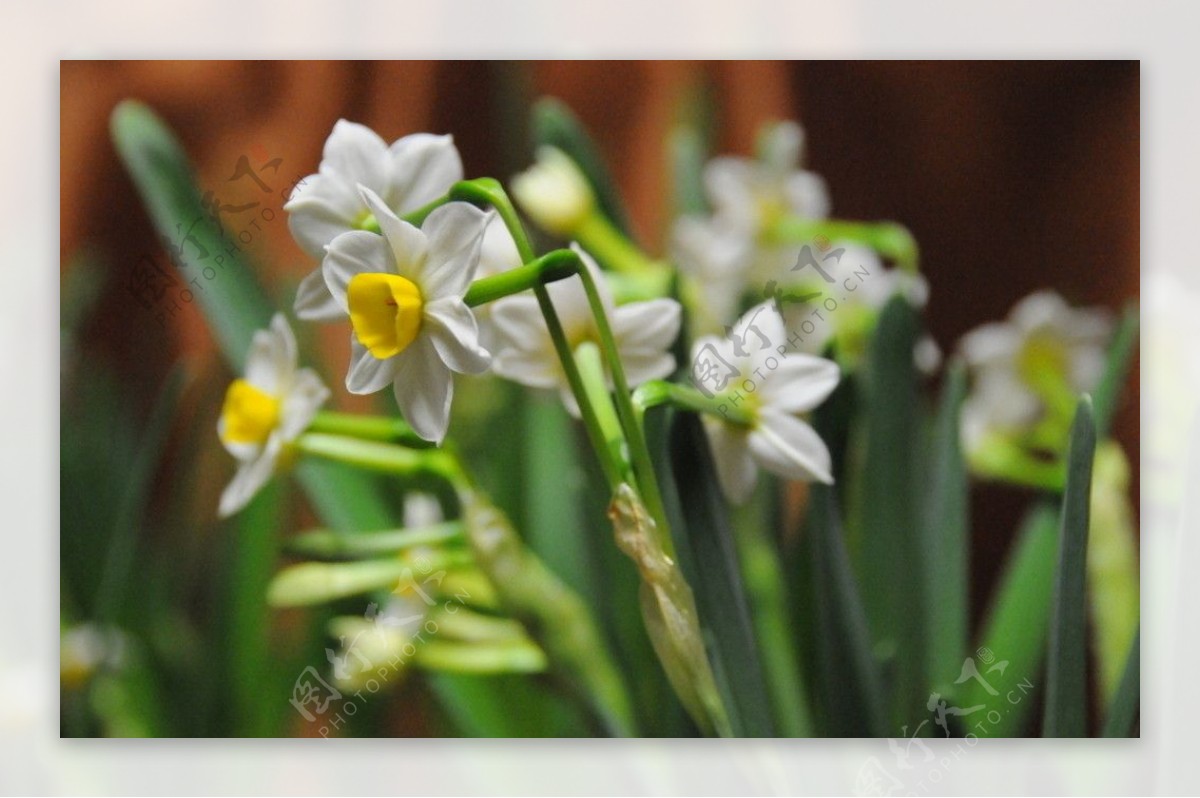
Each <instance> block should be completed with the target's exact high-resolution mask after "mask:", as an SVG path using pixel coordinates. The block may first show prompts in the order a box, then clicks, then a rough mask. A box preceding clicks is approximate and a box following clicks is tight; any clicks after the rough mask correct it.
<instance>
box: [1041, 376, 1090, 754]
mask: <svg viewBox="0 0 1200 798" xmlns="http://www.w3.org/2000/svg"><path fill="white" fill-rule="evenodd" d="M1095 451H1096V424H1095V420H1094V417H1093V415H1092V400H1091V399H1090V398H1089V397H1088V396H1086V395H1085V396H1084V397H1083V399H1081V400H1080V402H1079V406H1078V408H1077V409H1076V411H1075V421H1074V422H1073V423H1072V425H1071V443H1070V446H1069V447H1068V449H1067V486H1066V490H1065V491H1064V492H1063V500H1062V516H1061V522H1060V526H1059V542H1058V565H1057V569H1056V571H1055V578H1054V603H1053V605H1052V607H1053V613H1052V615H1051V618H1050V642H1049V650H1048V654H1047V662H1046V666H1047V667H1046V706H1045V714H1044V716H1043V723H1042V732H1043V734H1044V736H1046V737H1084V736H1086V735H1087V636H1086V634H1087V595H1086V593H1087V591H1086V586H1087V540H1088V517H1089V513H1090V501H1091V492H1092V460H1093V457H1094V455H1095Z"/></svg>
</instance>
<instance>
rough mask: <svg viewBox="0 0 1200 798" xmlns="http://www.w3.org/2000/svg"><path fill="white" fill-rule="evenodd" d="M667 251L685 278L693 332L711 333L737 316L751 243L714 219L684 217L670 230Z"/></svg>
mask: <svg viewBox="0 0 1200 798" xmlns="http://www.w3.org/2000/svg"><path fill="white" fill-rule="evenodd" d="M671 251H672V257H673V258H674V260H675V263H676V264H678V266H679V270H680V271H681V272H683V274H685V275H686V276H687V277H688V283H687V285H688V287H689V288H688V290H689V291H690V292H691V293H690V298H691V299H692V300H694V301H693V303H692V305H693V306H694V308H695V315H694V316H693V318H692V325H693V331H694V332H696V333H715V332H717V331H718V330H720V329H722V328H723V326H724V325H725V324H728V323H729V322H732V321H733V320H734V319H735V318H737V314H738V310H739V309H740V306H741V301H742V298H743V296H744V295H745V294H746V291H747V289H748V288H749V284H748V280H749V276H750V267H751V265H752V263H753V256H754V243H753V241H752V240H751V239H750V238H749V237H747V236H745V235H742V234H741V233H740V232H739V231H738V230H736V229H734V228H733V227H731V226H730V225H729V224H727V223H724V222H722V221H721V220H720V219H715V218H702V217H697V216H684V217H682V218H680V219H678V220H677V221H676V222H675V225H674V228H673V229H672V231H671Z"/></svg>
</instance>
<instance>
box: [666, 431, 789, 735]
mask: <svg viewBox="0 0 1200 798" xmlns="http://www.w3.org/2000/svg"><path fill="white" fill-rule="evenodd" d="M674 418H675V420H674V423H673V425H672V431H671V460H672V470H673V473H674V482H675V490H676V493H677V495H678V500H679V508H680V511H681V514H682V519H683V528H682V529H674V530H672V532H673V535H674V537H675V539H676V541H677V544H676V545H677V548H678V550H679V552H680V561H681V565H683V566H684V568H685V571H686V572H687V575H688V577H689V579H688V582H689V583H690V584H691V585H692V590H693V592H694V593H695V595H696V604H697V607H698V609H699V612H700V622H701V625H702V627H703V628H704V630H705V633H706V637H707V638H708V639H709V641H710V643H711V646H712V654H713V665H714V671H715V673H716V676H717V685H718V687H719V688H721V690H722V698H723V699H724V704H725V708H726V710H727V711H728V713H729V721H730V724H731V725H732V727H733V733H734V734H735V735H737V736H739V737H773V736H775V735H776V729H775V723H774V714H773V712H772V707H771V699H770V692H769V690H768V689H767V681H766V676H765V672H764V670H763V663H762V656H761V654H760V652H759V646H758V639H757V637H756V635H755V630H754V624H753V622H752V621H751V618H750V606H749V602H748V600H747V597H746V587H745V585H744V584H743V583H742V568H741V564H740V563H739V561H738V556H737V549H736V547H735V544H734V541H733V528H732V526H731V525H730V521H729V516H728V511H727V507H726V504H725V501H724V499H723V497H722V493H721V488H720V486H719V485H718V484H717V477H716V471H715V470H714V466H713V462H712V455H711V454H710V452H709V449H708V441H707V438H706V436H705V434H704V428H703V426H702V425H701V422H700V419H699V418H698V417H696V416H695V415H693V414H691V413H677V414H675V417H674Z"/></svg>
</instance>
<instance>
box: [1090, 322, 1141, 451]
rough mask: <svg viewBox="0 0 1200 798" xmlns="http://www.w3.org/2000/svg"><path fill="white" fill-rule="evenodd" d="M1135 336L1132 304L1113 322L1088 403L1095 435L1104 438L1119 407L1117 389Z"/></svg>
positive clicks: (1122, 385) (1134, 347) (1125, 376)
mask: <svg viewBox="0 0 1200 798" xmlns="http://www.w3.org/2000/svg"><path fill="white" fill-rule="evenodd" d="M1137 340H1138V309H1137V306H1136V305H1131V306H1130V307H1127V308H1126V309H1125V311H1124V312H1123V313H1122V314H1121V323H1120V324H1119V325H1118V326H1117V332H1116V335H1114V336H1113V341H1112V344H1110V345H1109V347H1108V360H1107V362H1106V364H1105V366H1104V375H1103V376H1102V377H1101V378H1100V384H1099V385H1097V386H1096V391H1095V393H1094V394H1093V395H1092V407H1093V408H1094V413H1095V416H1096V438H1097V440H1104V438H1106V437H1107V436H1108V431H1109V428H1110V427H1111V426H1112V420H1113V416H1114V415H1116V412H1117V410H1118V409H1119V402H1120V399H1121V393H1122V391H1123V390H1124V388H1125V383H1126V382H1127V381H1128V377H1129V368H1130V366H1131V365H1133V355H1134V352H1136V351H1137Z"/></svg>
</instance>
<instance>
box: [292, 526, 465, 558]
mask: <svg viewBox="0 0 1200 798" xmlns="http://www.w3.org/2000/svg"><path fill="white" fill-rule="evenodd" d="M463 539H464V527H463V523H462V522H461V521H446V522H443V523H438V524H431V525H429V526H423V527H412V528H406V529H386V530H381V531H378V532H362V533H359V534H354V535H348V534H346V533H345V532H333V531H330V530H327V529H317V530H313V531H311V532H303V533H301V534H299V535H296V536H295V537H293V538H291V539H289V540H288V541H287V544H286V548H287V550H288V552H289V553H291V554H293V555H295V556H297V557H303V558H305V559H310V560H354V559H358V558H372V557H378V556H380V555H388V554H396V553H398V552H401V551H405V550H406V549H411V548H415V547H417V546H434V545H439V544H447V543H455V542H461V541H462V540H463Z"/></svg>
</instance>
